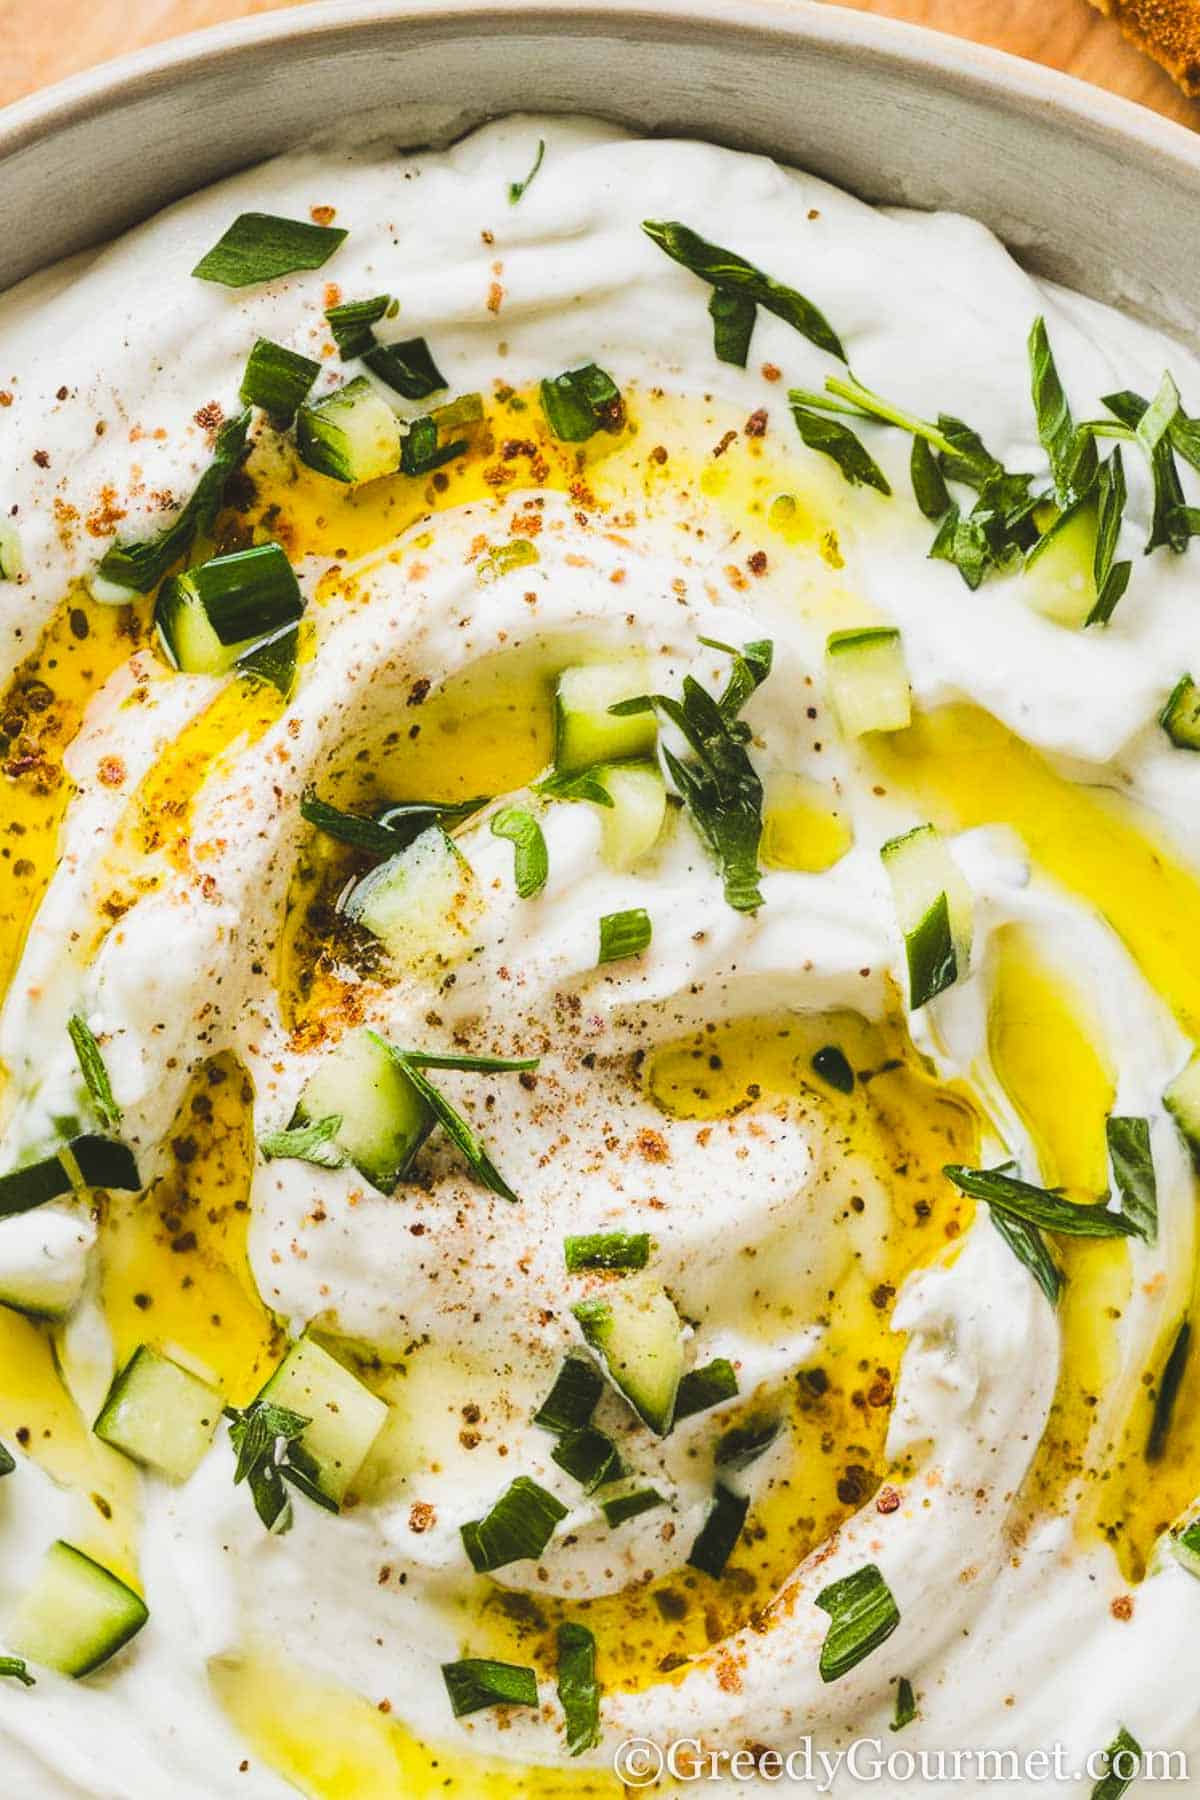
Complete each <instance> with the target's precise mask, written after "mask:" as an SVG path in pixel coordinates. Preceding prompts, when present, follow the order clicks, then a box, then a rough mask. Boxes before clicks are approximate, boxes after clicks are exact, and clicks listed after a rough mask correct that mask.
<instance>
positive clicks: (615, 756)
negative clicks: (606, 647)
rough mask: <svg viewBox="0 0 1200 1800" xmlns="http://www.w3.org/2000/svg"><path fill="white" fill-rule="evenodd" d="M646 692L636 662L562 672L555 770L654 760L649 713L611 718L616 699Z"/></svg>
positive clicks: (655, 738)
mask: <svg viewBox="0 0 1200 1800" xmlns="http://www.w3.org/2000/svg"><path fill="white" fill-rule="evenodd" d="M644 691H645V673H644V671H643V669H642V667H641V665H640V664H639V663H636V662H631V661H626V662H619V663H581V664H580V665H578V666H577V667H576V668H572V669H564V670H563V672H562V674H561V675H560V676H559V678H558V688H557V692H556V695H555V703H554V766H555V768H557V769H560V770H562V771H563V772H564V773H569V772H570V771H571V770H573V769H591V768H594V767H595V765H596V764H597V763H610V762H630V761H634V760H637V759H638V758H645V757H649V756H653V755H654V746H655V744H656V743H657V741H658V727H657V726H656V725H655V723H654V715H653V713H635V714H634V715H633V716H632V717H631V718H627V719H623V718H619V717H618V718H614V717H613V715H612V714H611V713H610V712H609V710H608V709H609V707H610V706H615V705H616V703H617V701H618V700H631V699H632V698H633V696H634V695H635V694H640V693H643V692H644Z"/></svg>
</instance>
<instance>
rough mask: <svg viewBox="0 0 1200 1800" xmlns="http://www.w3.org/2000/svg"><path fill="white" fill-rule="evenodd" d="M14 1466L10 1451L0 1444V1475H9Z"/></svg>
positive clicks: (14, 1462)
mask: <svg viewBox="0 0 1200 1800" xmlns="http://www.w3.org/2000/svg"><path fill="white" fill-rule="evenodd" d="M16 1466H17V1465H16V1461H15V1459H14V1457H13V1453H12V1451H11V1450H6V1449H5V1447H4V1445H3V1444H0V1475H11V1474H12V1472H13V1470H14V1469H15V1468H16Z"/></svg>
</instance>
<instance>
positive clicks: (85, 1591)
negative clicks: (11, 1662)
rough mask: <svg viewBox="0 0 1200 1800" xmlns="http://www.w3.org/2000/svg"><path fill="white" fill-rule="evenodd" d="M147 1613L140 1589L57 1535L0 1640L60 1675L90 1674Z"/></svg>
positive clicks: (137, 1628)
mask: <svg viewBox="0 0 1200 1800" xmlns="http://www.w3.org/2000/svg"><path fill="white" fill-rule="evenodd" d="M149 1617H150V1611H149V1608H148V1607H147V1605H146V1602H145V1601H144V1600H143V1599H142V1597H141V1595H140V1594H135V1593H134V1591H133V1589H132V1588H131V1587H128V1586H127V1585H126V1584H125V1582H123V1581H121V1580H120V1579H119V1578H118V1577H117V1576H116V1575H114V1574H113V1573H112V1571H111V1570H110V1569H106V1568H104V1567H103V1566H102V1564H100V1563H98V1562H95V1561H93V1559H92V1558H91V1557H90V1556H85V1555H84V1553H83V1551H82V1550H77V1549H76V1548H75V1546H74V1544H67V1543H64V1542H63V1540H62V1539H61V1538H59V1539H58V1541H57V1542H56V1543H53V1544H51V1546H50V1548H49V1550H47V1552H46V1554H45V1556H44V1557H43V1559H42V1564H41V1567H40V1569H39V1570H38V1573H37V1576H36V1577H35V1579H34V1583H33V1586H32V1587H31V1588H30V1589H29V1590H28V1592H27V1593H26V1594H25V1596H24V1598H23V1599H22V1600H20V1601H19V1602H18V1604H17V1608H16V1611H15V1613H14V1614H13V1615H12V1617H11V1618H10V1619H9V1621H8V1625H7V1628H6V1631H5V1637H4V1645H5V1649H6V1650H10V1651H12V1652H13V1653H14V1654H15V1655H17V1656H23V1657H25V1658H26V1659H27V1660H28V1661H29V1662H32V1663H41V1664H42V1665H43V1667H44V1668H47V1669H57V1670H58V1672H59V1674H60V1675H75V1676H78V1675H90V1674H91V1672H92V1670H93V1669H98V1668H99V1667H100V1665H101V1664H102V1663H106V1662H107V1661H108V1659H109V1657H110V1656H115V1655H116V1653H117V1651H118V1650H120V1649H121V1647H122V1645H124V1644H127V1643H128V1642H129V1640H130V1638H132V1637H134V1636H136V1634H137V1633H138V1632H139V1631H140V1630H141V1629H142V1626H143V1625H144V1624H145V1623H146V1620H147V1619H148V1618H149Z"/></svg>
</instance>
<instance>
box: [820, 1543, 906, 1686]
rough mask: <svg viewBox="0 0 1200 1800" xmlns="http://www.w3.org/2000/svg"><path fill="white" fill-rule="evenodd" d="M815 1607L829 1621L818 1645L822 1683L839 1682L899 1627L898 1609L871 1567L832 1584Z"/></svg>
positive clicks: (887, 1588)
mask: <svg viewBox="0 0 1200 1800" xmlns="http://www.w3.org/2000/svg"><path fill="white" fill-rule="evenodd" d="M816 1605H817V1606H819V1607H820V1608H821V1611H822V1612H827V1613H828V1614H829V1619H830V1625H829V1630H828V1631H827V1632H826V1633H825V1642H824V1643H823V1644H822V1645H821V1664H820V1667H821V1680H822V1681H840V1680H841V1678H842V1676H843V1675H848V1674H849V1673H850V1671H851V1669H854V1668H857V1667H858V1665H859V1663H860V1662H862V1661H864V1659H865V1658H866V1657H868V1656H870V1654H871V1652H872V1651H873V1650H878V1648H879V1646H880V1645H881V1644H882V1643H883V1642H884V1641H885V1640H886V1639H887V1638H889V1637H891V1635H892V1633H893V1631H895V1629H896V1627H897V1625H898V1624H899V1623H900V1608H899V1607H898V1606H897V1605H896V1601H895V1599H894V1597H893V1595H892V1590H891V1589H890V1588H889V1586H888V1584H887V1582H886V1581H885V1580H884V1579H883V1576H882V1575H881V1574H880V1572H879V1570H878V1568H877V1567H876V1565H875V1564H874V1563H867V1564H865V1565H864V1567H863V1568H861V1569H856V1570H855V1571H854V1573H853V1574H852V1575H843V1576H842V1578H841V1580H840V1581H834V1582H831V1583H830V1585H829V1586H828V1587H827V1588H824V1589H823V1590H822V1591H821V1593H819V1594H818V1595H817V1597H816Z"/></svg>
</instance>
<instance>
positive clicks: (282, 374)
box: [239, 337, 321, 425]
mask: <svg viewBox="0 0 1200 1800" xmlns="http://www.w3.org/2000/svg"><path fill="white" fill-rule="evenodd" d="M320 373H321V365H320V363H319V362H314V361H313V359H312V357H311V356H301V355H300V353H299V351H297V350H288V349H287V348H286V347H285V346H284V345H283V344H275V343H272V342H271V339H270V338H263V337H260V338H259V339H258V341H257V343H256V344H255V346H254V348H253V350H251V352H250V355H249V357H248V358H247V361H246V367H245V371H244V372H243V375H242V385H241V388H240V390H239V393H240V398H241V399H242V400H243V401H244V403H245V404H246V405H247V406H258V407H261V408H262V410H263V412H265V413H266V414H267V416H268V418H270V419H272V420H273V421H274V422H275V424H277V425H290V424H291V422H292V420H293V419H294V418H295V416H296V408H297V407H298V406H300V405H301V404H302V403H303V401H305V400H306V399H307V398H308V394H309V390H310V389H311V387H312V384H313V382H314V381H315V380H316V379H317V376H318V375H319V374H320Z"/></svg>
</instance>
